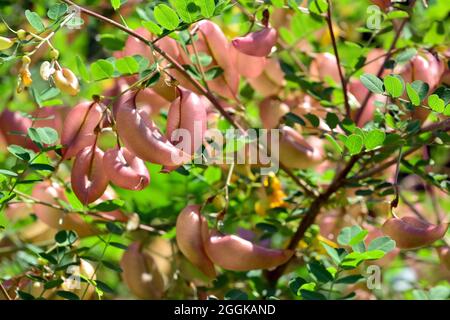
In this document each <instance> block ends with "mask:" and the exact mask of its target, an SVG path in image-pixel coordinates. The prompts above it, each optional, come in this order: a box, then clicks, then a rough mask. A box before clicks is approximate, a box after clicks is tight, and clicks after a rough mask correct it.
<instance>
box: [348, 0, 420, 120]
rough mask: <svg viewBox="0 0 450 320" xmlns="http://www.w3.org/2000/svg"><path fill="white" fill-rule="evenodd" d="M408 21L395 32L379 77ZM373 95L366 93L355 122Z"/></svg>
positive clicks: (410, 6)
mask: <svg viewBox="0 0 450 320" xmlns="http://www.w3.org/2000/svg"><path fill="white" fill-rule="evenodd" d="M415 3H416V0H412V1H411V3H410V4H409V6H408V11H410V10H411V9H412V8H413V7H414V4H415ZM406 22H408V19H404V20H403V21H402V23H401V24H400V27H399V28H398V30H397V32H396V33H395V36H394V40H392V43H391V46H390V47H389V50H388V52H387V53H386V56H385V58H384V61H383V64H382V65H381V66H380V69H378V72H377V77H380V76H381V75H382V74H383V70H384V67H385V65H386V62H388V61H389V59H390V58H391V57H392V55H393V54H394V52H395V51H394V49H395V46H396V45H397V41H398V39H400V35H401V33H402V31H403V28H404V27H405V25H406ZM371 96H372V92H371V91H370V90H369V92H368V93H367V94H366V96H365V98H364V100H363V102H362V104H361V108H359V110H358V112H357V114H356V119H355V123H358V122H359V120H360V118H361V116H362V115H363V113H364V110H365V109H366V107H367V104H368V102H369V99H370V97H371Z"/></svg>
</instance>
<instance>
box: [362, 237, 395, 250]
mask: <svg viewBox="0 0 450 320" xmlns="http://www.w3.org/2000/svg"><path fill="white" fill-rule="evenodd" d="M367 249H368V250H369V251H373V250H381V251H383V252H385V253H388V252H390V251H392V250H394V249H395V241H394V240H392V239H391V238H389V237H387V236H384V237H378V238H375V239H373V240H372V241H371V242H370V244H369V246H368V248H367Z"/></svg>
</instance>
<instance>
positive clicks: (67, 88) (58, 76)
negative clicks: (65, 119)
mask: <svg viewBox="0 0 450 320" xmlns="http://www.w3.org/2000/svg"><path fill="white" fill-rule="evenodd" d="M53 79H54V81H55V85H56V87H57V88H58V89H59V90H61V91H62V92H65V93H67V94H70V95H71V96H76V95H77V94H78V92H80V84H79V83H78V78H77V76H76V75H75V74H74V73H73V72H72V71H71V70H70V69H67V68H62V69H60V70H56V71H55V73H54V75H53Z"/></svg>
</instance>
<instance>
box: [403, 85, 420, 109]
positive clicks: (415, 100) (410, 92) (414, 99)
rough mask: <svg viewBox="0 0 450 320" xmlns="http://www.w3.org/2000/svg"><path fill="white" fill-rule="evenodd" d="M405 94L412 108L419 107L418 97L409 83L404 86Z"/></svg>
mask: <svg viewBox="0 0 450 320" xmlns="http://www.w3.org/2000/svg"><path fill="white" fill-rule="evenodd" d="M406 93H407V94H408V98H409V100H410V101H411V103H412V104H413V105H414V106H416V107H417V106H419V105H420V97H419V94H418V93H417V91H416V89H414V88H413V87H412V86H411V85H410V84H409V83H407V84H406Z"/></svg>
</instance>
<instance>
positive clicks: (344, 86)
mask: <svg viewBox="0 0 450 320" xmlns="http://www.w3.org/2000/svg"><path fill="white" fill-rule="evenodd" d="M327 2H328V7H327V16H326V20H327V24H328V31H329V32H330V37H331V43H332V44H333V51H334V55H335V56H336V64H337V68H338V72H339V78H340V79H341V85H342V92H343V94H344V106H345V113H346V115H347V117H349V118H350V104H349V103H348V93H347V81H346V80H345V77H344V74H343V73H342V68H341V60H340V58H339V52H338V49H337V44H336V37H335V36H334V31H333V23H332V21H331V1H330V0H328V1H327Z"/></svg>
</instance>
